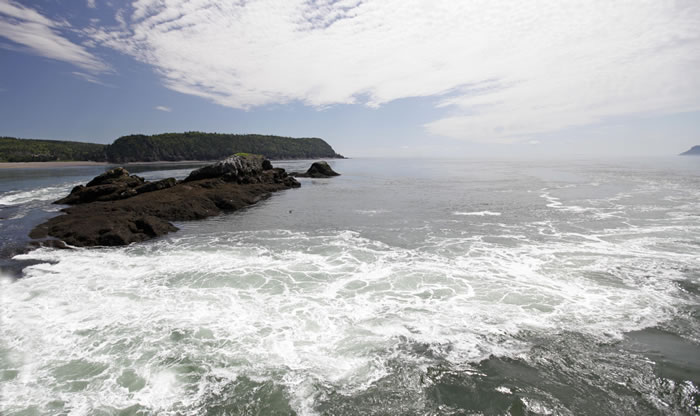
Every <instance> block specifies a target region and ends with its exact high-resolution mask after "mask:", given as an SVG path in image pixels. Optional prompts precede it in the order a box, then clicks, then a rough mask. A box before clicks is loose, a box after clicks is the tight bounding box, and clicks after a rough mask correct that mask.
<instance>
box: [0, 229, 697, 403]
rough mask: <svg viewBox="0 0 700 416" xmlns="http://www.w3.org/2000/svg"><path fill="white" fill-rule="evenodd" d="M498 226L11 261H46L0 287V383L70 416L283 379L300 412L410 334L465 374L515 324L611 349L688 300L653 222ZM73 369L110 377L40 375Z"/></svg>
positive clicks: (348, 388)
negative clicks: (136, 380) (582, 336)
mask: <svg viewBox="0 0 700 416" xmlns="http://www.w3.org/2000/svg"><path fill="white" fill-rule="evenodd" d="M550 225H551V224H550ZM540 226H542V225H541V224H533V227H540ZM679 227H680V225H679ZM503 229H504V231H503V234H502V235H489V236H488V237H489V238H483V237H481V236H469V237H464V238H445V237H443V236H441V235H430V236H428V237H427V238H426V242H425V245H422V246H421V247H420V248H419V249H411V248H402V247H395V246H391V245H388V244H386V243H383V242H381V241H376V240H371V239H368V238H365V237H363V236H362V235H361V234H359V233H358V232H355V231H347V230H346V231H329V232H327V233H321V234H318V233H303V232H294V231H289V230H280V231H259V232H237V233H228V234H225V233H221V234H214V235H209V236H206V237H203V236H195V237H175V238H172V239H170V240H162V241H159V242H156V243H153V244H143V245H136V246H130V247H125V248H119V249H93V250H81V249H78V250H70V251H65V250H51V249H40V250H36V251H34V252H31V253H29V254H26V255H22V256H18V257H19V258H20V259H35V260H39V261H43V262H45V263H42V264H37V265H34V266H30V267H28V268H27V269H25V270H26V274H27V278H24V279H21V280H19V281H17V282H15V283H12V284H4V285H3V287H2V289H3V290H2V294H1V295H0V296H1V299H0V300H2V302H0V313H1V315H2V316H3V320H4V321H3V323H4V324H3V325H2V327H1V328H0V335H1V337H0V338H1V339H2V340H3V341H2V342H3V348H7V349H9V350H10V351H13V352H14V355H11V358H10V363H8V364H7V365H8V367H9V368H17V369H19V371H20V376H18V377H17V378H16V379H13V380H10V381H8V382H6V383H5V387H6V393H7V394H6V397H9V398H10V400H9V402H8V405H7V406H15V407H12V408H22V406H27V405H28V404H29V403H36V404H43V405H45V404H46V403H47V400H48V398H49V397H51V398H56V399H60V400H63V401H64V402H65V403H67V406H69V407H72V408H75V409H77V408H80V409H83V408H85V409H93V410H94V407H91V406H92V405H90V404H91V403H92V404H95V403H98V404H100V405H102V406H112V407H115V408H123V407H126V406H129V405H132V404H134V403H140V404H142V405H144V406H147V407H149V408H152V409H158V410H159V411H162V412H163V413H167V412H182V413H187V412H186V411H184V410H183V409H187V408H188V406H194V405H195V404H196V403H198V401H201V400H205V399H206V397H207V395H208V394H212V392H214V391H220V390H221V389H222V388H223V386H224V385H225V384H226V383H230V382H232V381H233V380H235V379H236V377H237V376H238V375H246V377H249V378H252V379H260V380H269V379H273V380H275V381H276V382H278V383H281V384H283V385H285V386H286V387H287V389H288V391H289V392H291V394H293V395H294V396H293V397H292V403H293V405H294V406H295V408H296V410H297V411H298V412H299V413H300V414H311V413H312V412H313V406H312V403H313V401H314V398H315V397H316V396H315V395H316V394H318V391H317V389H316V387H314V386H317V385H333V386H336V387H337V388H338V389H340V390H341V391H344V392H353V391H358V390H362V389H364V388H366V387H367V386H369V385H370V384H371V383H372V382H373V381H376V380H378V379H379V378H381V377H383V376H385V375H386V374H387V372H388V370H387V368H386V363H387V362H388V361H389V360H390V359H391V358H395V357H396V356H399V357H400V358H401V359H402V360H416V362H420V360H423V359H425V358H421V357H420V356H415V355H412V353H411V352H410V349H409V350H406V349H402V348H400V345H402V343H405V342H408V343H419V344H425V345H429V346H431V348H434V351H435V353H436V354H439V355H442V356H443V358H445V359H447V360H450V361H452V362H453V363H455V364H461V363H464V362H475V361H478V360H481V359H483V358H485V357H488V356H489V355H491V354H495V355H506V356H508V355H511V356H512V355H517V354H520V353H522V352H523V351H526V350H527V348H528V347H529V346H528V345H527V344H526V343H524V341H521V340H519V338H518V337H517V336H516V335H517V334H519V333H520V332H521V331H528V330H530V331H539V332H544V333H550V332H551V333H559V332H562V331H576V332H582V333H586V334H590V335H591V336H595V337H601V339H611V338H615V337H620V336H621V334H622V333H623V332H624V331H629V330H634V329H640V328H644V327H647V326H651V325H655V324H656V323H658V322H661V321H663V320H665V319H668V318H669V317H670V316H673V314H674V311H676V309H677V308H678V307H679V306H680V305H682V304H683V300H682V297H680V296H679V293H680V289H679V288H678V286H677V285H676V284H675V283H674V282H675V281H676V280H678V279H681V278H682V273H681V272H680V271H678V268H674V267H671V265H673V264H684V265H687V266H688V267H700V260H698V258H697V257H695V256H694V255H693V254H692V253H690V252H688V253H671V252H668V251H664V250H662V249H660V248H659V247H658V243H659V241H663V240H660V238H661V237H659V236H658V235H659V233H660V232H661V231H662V229H661V228H659V229H649V230H648V232H647V233H639V232H638V231H635V232H634V233H630V232H629V230H628V229H617V230H608V231H605V232H604V233H601V234H597V235H595V234H592V235H584V234H576V233H564V232H558V231H557V232H556V233H554V234H551V235H550V239H549V240H545V241H544V242H533V241H529V240H528V239H525V238H522V236H521V235H519V234H511V233H510V231H509V229H508V228H507V227H506V225H505V224H504V228H503ZM555 231H556V230H555ZM663 231H664V232H668V231H669V229H668V228H664V229H663ZM493 238H499V239H508V240H509V241H511V244H510V245H502V244H498V243H494V242H490V241H491V239H493ZM650 272H652V273H653V275H654V276H656V278H654V279H649V278H648V276H649V273H650ZM601 276H603V277H601ZM174 333H178V334H183V335H182V337H181V339H180V338H178V339H175V338H173V334H174ZM198 334H199V335H198ZM202 334H209V335H207V336H204V335H202ZM400 340H405V341H400ZM183 359H187V360H188V362H190V363H192V365H194V366H199V367H201V371H202V374H203V375H202V377H200V378H198V379H197V380H198V381H196V382H193V381H191V380H189V381H188V379H187V378H186V377H185V376H184V375H182V374H180V373H178V371H176V370H177V368H178V367H177V365H178V363H179V362H180V361H181V360H183ZM68 360H82V361H85V362H97V363H105V364H107V366H108V367H107V369H106V370H105V374H104V376H99V377H93V378H92V379H91V381H90V382H91V383H93V384H92V387H91V388H89V389H87V390H83V391H79V392H70V391H67V390H65V389H58V390H56V387H55V386H54V385H53V384H52V383H53V381H52V380H53V379H52V373H51V371H52V369H54V368H56V367H57V366H60V365H61V364H62V363H65V362H66V361H68ZM126 368H138V369H140V370H139V371H140V374H141V375H142V377H143V378H144V380H146V386H145V387H144V388H143V389H141V390H139V391H138V392H134V393H129V392H125V391H124V388H123V387H121V386H120V385H119V384H118V383H117V381H116V380H117V378H118V377H119V375H120V374H121V373H122V372H123V371H124V369H126ZM219 368H226V369H227V370H228V371H230V372H231V375H229V376H222V375H221V372H220V371H221V370H217V369H219ZM207 374H212V375H213V374H218V377H212V378H206V377H205V376H206V375H207ZM280 374H282V376H280ZM157 386H160V387H157ZM183 391H187V392H188V394H182V392H183ZM86 406H87V407H86ZM535 407H536V406H535ZM86 413H90V411H89V410H88V411H86Z"/></svg>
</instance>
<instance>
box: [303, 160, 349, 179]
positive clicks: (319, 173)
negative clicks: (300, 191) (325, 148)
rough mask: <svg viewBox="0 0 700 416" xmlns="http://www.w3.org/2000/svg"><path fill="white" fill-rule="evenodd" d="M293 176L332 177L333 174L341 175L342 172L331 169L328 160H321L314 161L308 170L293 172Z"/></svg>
mask: <svg viewBox="0 0 700 416" xmlns="http://www.w3.org/2000/svg"><path fill="white" fill-rule="evenodd" d="M292 176H296V177H298V178H330V177H333V176H340V173H338V172H336V171H334V170H333V169H331V167H330V165H329V164H328V162H326V161H325V160H322V161H320V162H314V163H313V164H312V165H311V167H310V168H309V170H307V171H306V172H293V173H292Z"/></svg>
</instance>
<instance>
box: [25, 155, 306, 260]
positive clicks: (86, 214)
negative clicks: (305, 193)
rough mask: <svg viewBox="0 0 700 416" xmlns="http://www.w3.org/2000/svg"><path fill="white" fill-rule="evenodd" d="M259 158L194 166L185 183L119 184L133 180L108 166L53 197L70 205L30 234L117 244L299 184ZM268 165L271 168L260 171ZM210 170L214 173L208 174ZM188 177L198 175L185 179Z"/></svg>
mask: <svg viewBox="0 0 700 416" xmlns="http://www.w3.org/2000/svg"><path fill="white" fill-rule="evenodd" d="M264 162H265V159H264V158H262V157H258V156H254V155H245V156H240V155H237V156H233V157H231V158H228V159H226V160H225V161H222V162H217V163H215V164H213V165H210V166H205V167H204V168H201V169H198V170H197V171H195V172H199V173H196V174H195V172H193V173H191V174H190V176H189V177H188V179H189V180H187V181H183V182H180V183H178V182H177V181H176V180H175V179H173V178H168V179H163V180H160V181H157V182H144V181H143V179H141V181H140V182H139V184H140V185H138V186H129V185H124V184H126V183H129V184H131V183H135V182H134V181H133V180H132V179H130V178H134V176H131V175H129V172H127V171H126V170H125V169H123V168H117V169H118V170H117V169H112V170H111V171H108V172H105V174H102V175H100V176H98V177H97V178H95V179H93V180H92V181H90V182H89V183H88V185H90V186H82V185H81V186H77V187H75V188H74V189H73V191H71V194H70V195H69V196H68V197H66V198H63V199H61V200H60V201H57V202H60V203H70V204H72V205H73V206H71V207H68V208H65V209H63V210H62V211H63V212H64V213H65V214H64V215H60V216H57V217H54V218H51V219H49V220H48V221H46V222H45V223H43V224H41V225H39V226H37V227H36V228H34V229H33V230H32V232H31V233H30V234H29V236H30V237H31V238H33V239H35V240H41V241H56V240H50V238H51V237H53V238H56V239H59V240H61V241H64V242H65V243H66V244H68V245H71V246H81V247H85V246H121V245H126V244H130V243H134V242H139V241H144V240H148V239H151V238H154V237H158V236H161V235H164V234H167V233H169V232H173V231H176V230H177V228H176V227H175V226H174V225H172V224H171V223H170V221H187V220H197V219H202V218H206V217H210V216H212V215H217V214H220V213H222V212H224V211H233V210H237V209H240V208H243V207H246V206H248V205H251V204H254V203H256V202H258V201H259V200H261V199H263V198H266V197H268V196H269V195H270V194H271V193H272V192H274V191H279V190H282V189H288V188H296V187H299V186H300V184H299V182H297V181H296V180H295V179H294V178H293V177H291V176H289V175H288V174H287V173H286V172H285V170H284V169H280V168H272V164H270V163H269V161H268V163H264ZM267 166H270V169H264V167H267ZM213 172H218V176H211V175H213V174H214V173H213ZM193 175H194V177H198V175H199V177H200V179H190V178H191V177H193ZM137 178H138V177H137ZM62 201H70V202H62ZM47 239H48V240H47ZM52 244H53V243H52Z"/></svg>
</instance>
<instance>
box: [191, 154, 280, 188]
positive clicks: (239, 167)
mask: <svg viewBox="0 0 700 416" xmlns="http://www.w3.org/2000/svg"><path fill="white" fill-rule="evenodd" d="M265 162H267V163H265ZM267 166H269V168H267V169H272V163H270V161H269V160H266V159H265V158H264V157H262V156H260V155H250V154H238V155H233V156H230V157H228V158H226V159H224V160H221V161H218V162H216V163H214V164H213V165H208V166H204V167H202V168H199V169H197V170H194V171H192V173H190V174H189V176H187V178H185V180H184V182H191V181H197V180H201V179H209V178H222V179H224V180H226V181H229V182H239V183H240V182H242V181H247V182H245V183H255V182H254V178H255V177H256V175H259V174H260V173H262V171H263V170H266V167H267Z"/></svg>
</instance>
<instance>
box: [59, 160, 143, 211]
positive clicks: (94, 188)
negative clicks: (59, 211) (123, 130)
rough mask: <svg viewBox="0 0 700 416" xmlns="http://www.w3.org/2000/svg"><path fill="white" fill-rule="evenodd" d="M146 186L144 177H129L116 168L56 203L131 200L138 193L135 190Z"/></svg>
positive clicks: (77, 187)
mask: <svg viewBox="0 0 700 416" xmlns="http://www.w3.org/2000/svg"><path fill="white" fill-rule="evenodd" d="M144 184H145V181H144V180H143V178H142V177H140V176H136V175H129V172H127V170H126V169H124V168H114V169H110V170H108V171H107V172H105V173H103V174H101V175H99V176H97V177H95V178H94V179H93V180H91V181H90V182H88V183H87V185H85V186H83V185H78V186H76V187H75V188H73V190H72V191H71V192H70V194H69V195H68V196H66V197H65V198H62V199H59V200H58V201H56V202H55V203H57V204H66V205H75V204H85V203H88V202H93V201H114V200H117V199H124V198H129V197H131V196H134V195H136V194H137V193H138V192H136V191H135V188H138V187H141V186H143V185H144Z"/></svg>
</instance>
